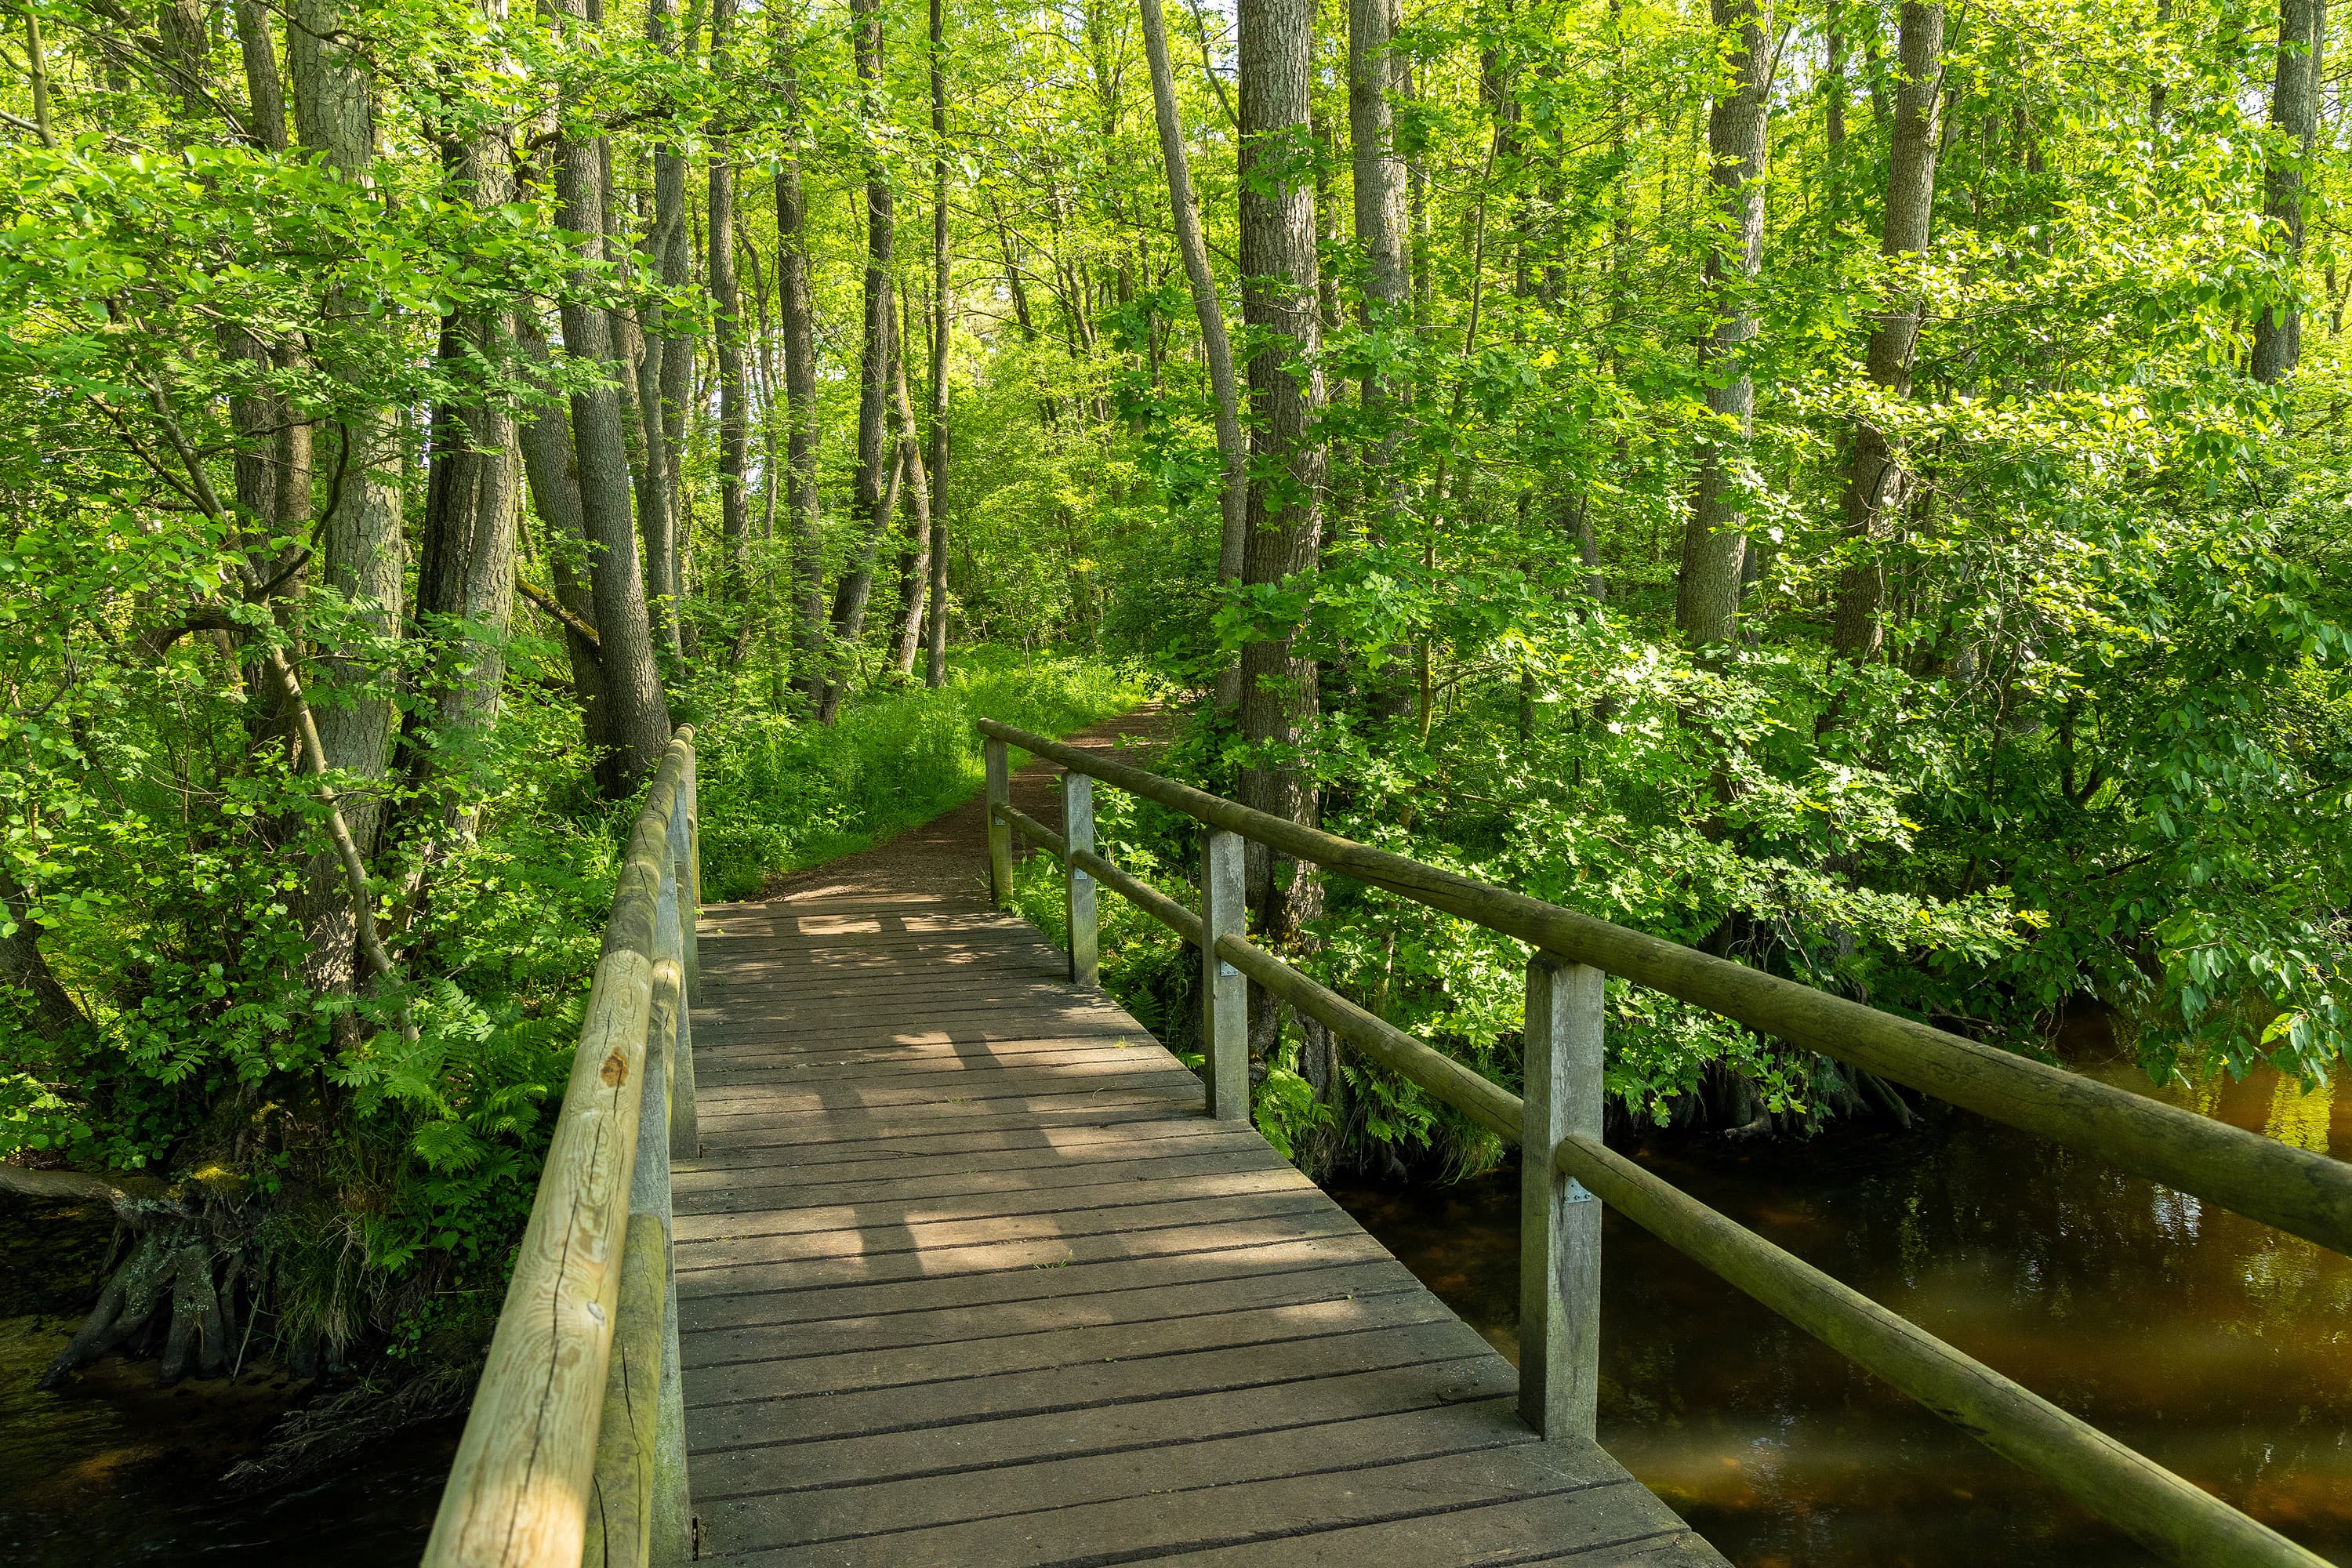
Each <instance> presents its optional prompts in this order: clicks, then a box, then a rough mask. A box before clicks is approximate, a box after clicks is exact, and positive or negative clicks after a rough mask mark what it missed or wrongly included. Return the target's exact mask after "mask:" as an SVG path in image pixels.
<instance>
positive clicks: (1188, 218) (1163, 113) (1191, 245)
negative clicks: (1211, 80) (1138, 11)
mask: <svg viewBox="0 0 2352 1568" xmlns="http://www.w3.org/2000/svg"><path fill="white" fill-rule="evenodd" d="M1142 5H1143V48H1144V53H1145V54H1146V55H1147V56H1149V57H1150V62H1151V104H1152V109H1153V111H1154V115H1155V118H1156V119H1157V120H1158V121H1159V126H1160V162H1161V163H1163V164H1164V165H1165V166H1166V168H1167V172H1168V206H1169V210H1170V213H1171V216H1173V217H1174V219H1175V224H1176V250H1177V254H1178V255H1179V256H1180V257H1181V258H1182V260H1183V263H1184V279H1185V281H1186V283H1187V284H1189V285H1190V286H1191V289H1192V313H1193V315H1194V316H1196V317H1197V318H1198V319H1199V321H1200V323H1201V353H1202V358H1203V359H1205V360H1207V361H1208V364H1209V390H1210V394H1211V395H1212V396H1213V397H1214V398H1215V399H1216V419H1217V456H1218V458H1219V459H1220V460H1221V461H1222V462H1223V468H1224V478H1223V484H1222V485H1221V486H1220V487H1219V489H1218V492H1217V503H1218V510H1219V514H1220V517H1221V519H1222V521H1223V531H1222V532H1221V533H1220V534H1219V536H1218V542H1217V581H1218V582H1219V583H1222V584H1226V585H1227V586H1232V585H1234V584H1238V583H1239V582H1240V581H1241V578H1242V558H1243V555H1244V552H1245V550H1246V547H1247V544H1248V541H1249V443H1248V442H1247V441H1246V440H1245V439H1244V437H1243V435H1242V412H1241V395H1240V393H1239V392H1238V390H1237V389H1236V387H1235V384H1234V351H1233V348H1232V345H1231V344H1230V343H1228V342H1226V339H1225V308H1224V305H1223V302H1222V301H1220V300H1219V299H1218V298H1217V281H1216V278H1215V275H1214V274H1213V273H1211V272H1210V270H1209V247H1208V243H1207V242H1206V241H1205V240H1204V239H1202V236H1201V214H1200V209H1199V207H1198V206H1197V205H1195V203H1194V201H1193V198H1192V167H1191V165H1190V163H1188V161H1187V160H1186V157H1185V153H1184V127H1183V123H1182V122H1181V121H1180V120H1178V119H1177V116H1176V77H1175V72H1174V70H1173V68H1171V66H1170V64H1169V58H1168V25H1167V22H1166V21H1165V19H1164V18H1163V17H1162V16H1161V13H1160V0H1142ZM1203 47H1206V45H1205V42H1204V44H1203ZM1213 74H1214V73H1212V75H1213ZM1241 693H1242V672H1241V666H1240V664H1239V663H1238V662H1236V663H1234V664H1230V665H1227V666H1226V667H1224V668H1222V669H1220V670H1219V671H1218V672H1217V685H1216V704H1217V706H1218V707H1219V708H1220V709H1223V710H1234V709H1236V708H1238V707H1240V706H1241Z"/></svg>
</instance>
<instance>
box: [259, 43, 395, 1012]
mask: <svg viewBox="0 0 2352 1568" xmlns="http://www.w3.org/2000/svg"><path fill="white" fill-rule="evenodd" d="M354 20H355V18H354V17H353V16H352V13H351V12H350V10H349V9H348V8H347V7H346V5H344V4H343V0H298V4H297V5H296V7H295V13H294V25H293V26H289V28H288V37H287V45H288V47H287V53H288V57H289V66H290V67H291V75H292V78H293V83H294V118H295V124H296V126H297V128H298V130H299V132H300V134H301V138H302V143H303V145H304V146H306V147H310V148H313V149H315V150H317V151H318V152H319V153H320V154H321V155H322V156H323V157H324V159H325V161H326V163H328V165H329V166H330V167H331V168H332V169H334V171H335V172H336V173H337V174H340V175H341V177H342V178H343V179H345V180H347V181H349V182H351V183H352V184H357V185H361V186H363V187H369V188H373V184H374V163H375V124H374V117H373V113H372V112H371V110H370V98H371V94H372V92H373V86H374V83H373V72H372V70H371V68H370V67H369V65H368V63H367V59H366V57H365V56H364V55H362V53H360V52H359V51H358V50H356V49H355V48H353V47H352V46H351V44H350V43H349V42H348V40H349V38H350V37H351V33H350V30H349V29H350V27H351V25H352V22H353V21H354ZM368 311H369V305H368V303H367V302H366V301H364V300H356V299H352V298H350V297H348V296H346V295H344V294H343V293H342V291H341V290H340V289H337V290H335V291H333V292H332V293H331V294H330V296H329V298H328V300H326V313H327V315H328V317H329V318H330V319H337V320H341V321H354V320H360V319H364V318H365V317H366V315H367V314H368ZM325 369H326V371H327V374H329V376H331V378H332V379H333V380H334V381H335V382H336V383H337V384H339V386H340V387H341V389H342V394H341V401H342V406H341V407H340V408H338V410H337V411H336V413H335V415H334V416H333V418H332V421H331V424H330V425H329V427H328V437H327V439H328V445H329V450H328V452H327V453H326V455H325V461H326V463H327V466H328V470H329V473H328V496H329V502H328V511H327V514H326V517H325V519H324V520H323V526H322V527H321V529H320V533H321V535H322V536H323V537H322V546H323V547H322V549H321V550H320V568H321V569H320V574H319V578H318V581H319V583H320V585H321V586H323V587H326V588H328V589H331V590H332V591H333V592H335V593H336V594H339V595H342V596H343V597H344V598H345V599H346V600H347V601H348V602H349V603H350V604H351V605H352V606H353V610H352V616H351V618H350V619H349V620H348V621H347V622H346V623H345V627H346V630H345V633H344V636H345V637H347V638H349V639H351V641H352V642H356V641H362V640H374V641H377V642H378V643H379V646H383V645H389V644H390V643H391V642H392V641H394V639H396V638H397V637H399V635H400V626H401V587H402V541H401V531H400V521H401V491H400V484H399V480H398V479H397V477H396V476H397V475H398V473H399V471H400V470H399V463H400V452H399V445H400V427H399V421H398V420H397V418H396V417H395V416H394V415H393V414H392V413H391V412H390V411H389V410H387V409H384V408H383V407H381V406H378V405H374V404H373V403H371V402H368V401H367V400H366V399H367V394H366V393H365V391H364V390H363V389H364V386H365V383H366V379H367V371H366V370H365V368H364V367H363V366H362V365H361V364H360V363H355V362H353V361H352V360H350V359H348V358H345V357H344V355H343V354H342V353H341V352H336V353H331V355H330V357H329V358H328V359H327V361H326V364H325ZM343 647H344V651H338V650H337V649H335V648H334V647H328V648H327V649H326V650H325V657H324V658H322V659H321V661H320V668H319V669H317V670H315V671H314V672H313V673H312V675H311V677H310V682H309V686H310V704H311V707H312V709H313V710H314V713H315V717H316V719H317V723H318V730H319V743H320V751H321V753H322V756H323V760H324V762H325V764H326V766H327V767H328V768H329V769H330V770H331V771H333V772H336V773H341V774H342V775H344V776H345V777H346V778H348V779H351V780H355V781H359V784H358V787H351V785H349V784H346V785H344V786H343V787H342V789H341V795H342V815H343V821H344V825H345V826H347V827H348V828H349V829H350V831H351V836H352V840H353V842H354V843H355V844H356V845H357V846H358V847H359V850H360V853H361V854H362V856H363V857H364V856H367V855H371V854H373V852H374V848H375V845H376V841H377V838H378V837H379V835H380V832H381V829H382V827H383V800H382V797H381V795H380V794H379V793H378V792H377V791H376V790H375V789H373V788H371V787H369V782H370V781H374V780H378V779H381V778H382V777H383V774H384V772H385V767H386V763H387V762H388V760H389V757H388V752H389V750H390V744H391V740H392V722H393V703H392V694H391V689H390V683H391V672H390V671H389V670H386V669H384V668H382V667H381V666H380V665H379V664H377V663H376V662H375V661H374V660H373V659H371V658H368V657H367V656H365V655H363V654H358V653H355V652H352V651H349V650H350V647H351V642H346V643H345V644H344V645H343ZM328 692H332V693H333V694H334V696H333V699H332V700H320V699H321V696H322V694H324V693H328ZM305 888H306V892H305V904H306V917H307V918H306V921H305V923H306V926H307V928H308V931H309V934H310V959H309V962H308V965H307V972H306V974H305V978H306V979H307V980H308V981H309V983H310V984H311V985H312V987H313V988H315V989H318V990H320V991H326V992H341V993H346V994H347V993H349V992H350V991H351V990H352V985H353V983H354V980H355V978H356V976H357V973H358V964H359V951H358V942H359V919H358V913H357V910H356V906H355V905H354V904H353V902H352V893H351V889H350V884H349V880H348V878H347V876H346V874H345V869H344V867H343V864H342V861H341V858H340V856H339V855H338V854H337V853H335V852H333V851H331V850H322V851H320V853H318V854H316V855H314V856H312V857H311V859H310V866H309V868H308V870H307V873H306V878H305ZM350 1027H351V1026H350V1025H349V1023H348V1022H341V1023H339V1025H338V1028H339V1030H343V1031H348V1030H349V1028H350Z"/></svg>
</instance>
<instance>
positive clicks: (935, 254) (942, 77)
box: [923, 0, 954, 687]
mask: <svg viewBox="0 0 2352 1568" xmlns="http://www.w3.org/2000/svg"><path fill="white" fill-rule="evenodd" d="M947 48H948V45H947V18H946V16H945V15H944V9H943V3H942V0H931V139H932V142H933V148H934V150H933V152H932V154H931V461H930V483H931V494H930V506H931V530H930V563H929V564H930V579H931V580H930V584H929V594H930V601H931V614H930V635H929V639H928V646H927V647H926V650H925V651H926V655H927V657H926V658H925V659H924V664H923V684H924V685H926V686H931V687H939V686H944V685H946V684H947V679H948V458H949V454H950V450H951V445H952V444H951V442H950V432H949V426H948V327H949V322H948V302H949V298H950V294H951V292H952V284H953V281H954V279H953V277H952V275H951V273H950V268H949V259H948V153H947V147H948V60H947Z"/></svg>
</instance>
